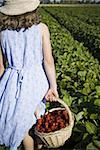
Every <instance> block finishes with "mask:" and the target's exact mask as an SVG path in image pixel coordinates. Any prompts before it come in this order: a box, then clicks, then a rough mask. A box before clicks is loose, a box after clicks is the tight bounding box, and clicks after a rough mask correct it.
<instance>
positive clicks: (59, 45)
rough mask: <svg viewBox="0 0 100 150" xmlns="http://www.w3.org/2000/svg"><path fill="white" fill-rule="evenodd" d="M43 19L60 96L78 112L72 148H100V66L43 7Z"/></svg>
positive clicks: (69, 144)
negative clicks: (47, 31)
mask: <svg viewBox="0 0 100 150" xmlns="http://www.w3.org/2000/svg"><path fill="white" fill-rule="evenodd" d="M40 13H41V14H42V19H43V22H44V23H46V24H47V25H48V27H49V30H50V34H51V44H52V50H53V56H54V61H55V66H56V77H57V84H58V91H59V95H60V98H62V99H63V100H64V101H65V102H66V103H67V104H68V105H69V106H70V108H71V110H72V111H73V113H74V115H75V118H76V120H75V126H74V129H73V135H72V137H71V139H70V140H69V142H67V146H69V148H71V149H74V148H76V149H78V150H79V149H87V150H88V149H89V148H90V147H92V148H94V149H99V148H98V147H99V144H98V143H99V142H98V139H99V133H98V132H99V120H100V118H99V113H100V112H99V106H100V99H99V98H100V83H99V80H100V75H99V73H100V66H99V62H98V61H97V60H96V59H94V58H93V56H92V55H91V54H90V53H89V52H88V50H87V49H86V48H85V47H84V46H83V44H82V43H79V42H78V41H75V40H74V39H73V37H72V36H71V34H70V32H69V31H67V30H66V29H65V28H62V27H61V26H60V24H58V22H57V21H56V20H55V19H54V18H53V17H51V15H50V14H48V13H47V12H46V11H44V10H43V9H42V8H41V10H40Z"/></svg>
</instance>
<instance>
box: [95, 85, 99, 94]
mask: <svg viewBox="0 0 100 150" xmlns="http://www.w3.org/2000/svg"><path fill="white" fill-rule="evenodd" d="M95 89H96V94H97V95H98V96H100V86H96V87H95Z"/></svg>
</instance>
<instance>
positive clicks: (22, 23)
mask: <svg viewBox="0 0 100 150" xmlns="http://www.w3.org/2000/svg"><path fill="white" fill-rule="evenodd" d="M40 22H41V15H40V14H39V7H37V8H36V9H35V10H34V11H32V12H27V13H25V14H22V15H16V16H15V15H14V16H9V15H5V14H2V13H1V14H0V31H3V30H6V29H8V30H17V31H19V30H20V29H21V28H25V30H26V29H27V28H29V27H31V26H32V25H33V24H39V23H40Z"/></svg>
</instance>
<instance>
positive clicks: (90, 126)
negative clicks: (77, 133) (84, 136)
mask: <svg viewBox="0 0 100 150" xmlns="http://www.w3.org/2000/svg"><path fill="white" fill-rule="evenodd" d="M86 130H87V131H88V132H89V133H90V134H95V133H96V131H97V127H96V126H95V125H94V124H93V123H91V122H89V121H87V122H86Z"/></svg>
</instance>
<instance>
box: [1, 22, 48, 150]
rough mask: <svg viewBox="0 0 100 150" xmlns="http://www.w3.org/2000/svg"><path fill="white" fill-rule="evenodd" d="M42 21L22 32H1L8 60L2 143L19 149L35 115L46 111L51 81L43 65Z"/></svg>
mask: <svg viewBox="0 0 100 150" xmlns="http://www.w3.org/2000/svg"><path fill="white" fill-rule="evenodd" d="M40 27H41V26H40V24H38V25H35V24H34V25H32V26H31V27H30V28H28V29H26V30H24V28H22V29H21V30H20V31H16V30H8V29H6V30H4V31H2V32H1V40H0V41H1V47H2V51H3V54H4V55H5V57H6V59H7V60H8V66H7V67H6V69H5V71H4V73H3V75H2V76H1V78H0V145H2V144H4V145H5V146H10V150H17V149H18V146H19V145H20V144H21V142H22V140H23V139H24V137H25V134H26V133H27V132H28V131H29V129H30V128H31V127H32V126H33V124H35V123H36V120H37V118H36V117H35V115H34V112H35V110H36V108H38V110H39V111H38V115H39V116H40V115H42V114H43V113H44V112H45V103H44V100H45V94H46V92H47V91H48V89H49V81H48V78H47V75H46V72H45V69H44V65H43V48H42V34H41V28H40Z"/></svg>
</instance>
